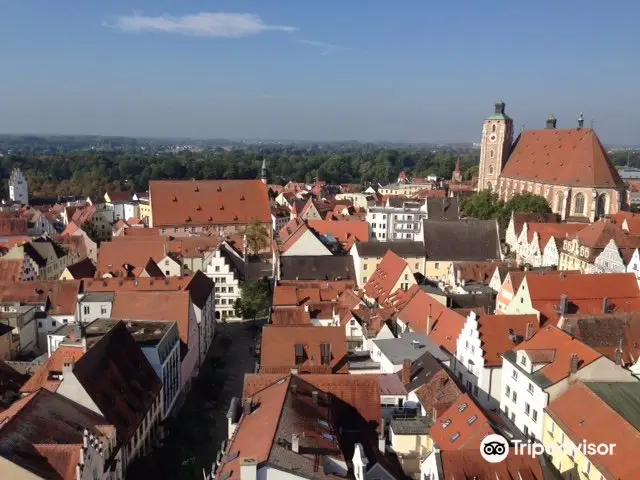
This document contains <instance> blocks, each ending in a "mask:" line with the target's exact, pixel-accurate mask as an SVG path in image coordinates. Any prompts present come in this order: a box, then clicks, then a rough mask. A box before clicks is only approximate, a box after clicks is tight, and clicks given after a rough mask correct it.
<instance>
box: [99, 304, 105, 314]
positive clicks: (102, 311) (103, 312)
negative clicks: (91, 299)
mask: <svg viewBox="0 0 640 480" xmlns="http://www.w3.org/2000/svg"><path fill="white" fill-rule="evenodd" d="M106 314H107V307H105V306H104V305H103V306H101V307H100V315H106Z"/></svg>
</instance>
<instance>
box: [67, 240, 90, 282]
mask: <svg viewBox="0 0 640 480" xmlns="http://www.w3.org/2000/svg"><path fill="white" fill-rule="evenodd" d="M74 238H79V237H74ZM67 270H69V273H70V274H71V276H72V277H73V278H74V279H76V280H77V279H79V278H93V276H94V275H95V274H96V266H95V265H94V264H93V262H92V261H91V259H89V258H85V259H83V260H80V261H79V262H76V263H74V264H73V265H69V266H68V267H67Z"/></svg>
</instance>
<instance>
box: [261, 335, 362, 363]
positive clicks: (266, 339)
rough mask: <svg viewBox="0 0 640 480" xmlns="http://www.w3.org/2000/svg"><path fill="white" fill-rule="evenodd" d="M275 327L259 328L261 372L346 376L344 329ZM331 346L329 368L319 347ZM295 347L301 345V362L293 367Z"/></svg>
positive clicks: (345, 338)
mask: <svg viewBox="0 0 640 480" xmlns="http://www.w3.org/2000/svg"><path fill="white" fill-rule="evenodd" d="M284 328H285V327H278V326H274V325H270V326H266V327H264V328H263V329H262V344H261V352H260V373H289V372H290V371H291V369H293V368H297V369H298V372H300V373H331V372H333V373H348V368H349V367H348V364H347V337H346V333H345V329H344V328H343V327H313V326H296V327H286V330H284ZM325 343H327V344H329V345H331V359H330V364H329V365H323V364H322V356H321V344H325ZM296 345H302V346H303V352H302V353H303V356H302V360H303V363H301V364H298V365H296Z"/></svg>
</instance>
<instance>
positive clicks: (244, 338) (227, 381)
mask: <svg viewBox="0 0 640 480" xmlns="http://www.w3.org/2000/svg"><path fill="white" fill-rule="evenodd" d="M252 324H253V322H252V321H251V320H247V321H237V322H229V323H226V324H219V330H218V332H217V333H216V341H215V343H214V348H213V349H212V355H213V356H214V357H216V356H218V355H220V354H221V353H222V352H224V362H223V365H222V369H221V370H220V373H221V374H222V375H223V376H224V384H223V385H224V386H223V387H222V389H221V390H220V391H219V394H218V395H217V398H216V400H215V402H216V404H215V407H214V408H213V409H212V411H211V413H210V415H211V417H212V420H213V421H214V428H213V429H212V431H211V455H210V457H209V459H208V460H209V461H210V462H213V461H214V460H215V457H216V453H217V451H218V450H219V448H220V443H221V442H222V441H223V440H225V439H226V438H227V418H226V415H227V411H228V410H229V405H230V403H231V399H232V398H233V397H236V396H237V397H239V396H240V395H242V386H243V382H244V375H245V373H253V371H254V368H255V363H256V362H255V361H256V359H255V357H254V356H253V354H252V353H250V352H249V349H250V348H251V347H253V346H254V343H255V333H254V331H255V330H254V329H251V325H252ZM259 325H261V323H260V324H259ZM224 338H231V344H230V345H229V347H228V349H226V351H225V350H224V349H223V348H222V347H223V346H224V345H221V344H224V343H225V341H224V340H223V339H224Z"/></svg>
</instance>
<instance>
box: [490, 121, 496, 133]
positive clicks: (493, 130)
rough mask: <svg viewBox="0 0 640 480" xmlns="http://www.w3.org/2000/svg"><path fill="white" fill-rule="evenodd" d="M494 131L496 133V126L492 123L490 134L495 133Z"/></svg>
mask: <svg viewBox="0 0 640 480" xmlns="http://www.w3.org/2000/svg"><path fill="white" fill-rule="evenodd" d="M495 131H496V124H495V123H494V124H493V125H492V126H491V133H495Z"/></svg>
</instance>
